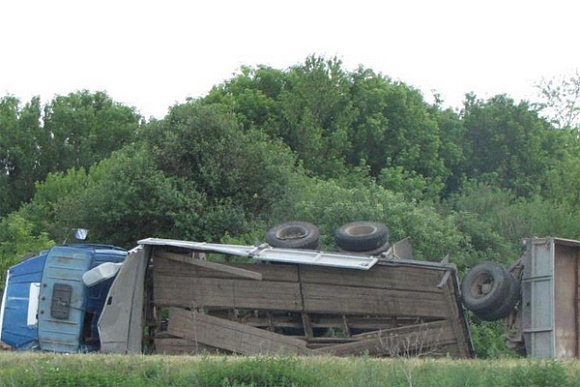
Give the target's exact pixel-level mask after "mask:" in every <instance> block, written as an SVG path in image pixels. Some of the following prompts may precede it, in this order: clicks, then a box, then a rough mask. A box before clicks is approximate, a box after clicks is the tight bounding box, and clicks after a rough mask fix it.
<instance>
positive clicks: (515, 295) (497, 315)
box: [476, 272, 520, 321]
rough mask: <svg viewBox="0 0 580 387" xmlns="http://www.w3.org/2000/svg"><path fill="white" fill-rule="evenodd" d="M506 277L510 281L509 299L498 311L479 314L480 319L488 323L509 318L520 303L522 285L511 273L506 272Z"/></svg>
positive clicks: (506, 299)
mask: <svg viewBox="0 0 580 387" xmlns="http://www.w3.org/2000/svg"><path fill="white" fill-rule="evenodd" d="M506 275H507V276H508V281H509V282H510V290H509V292H508V295H507V297H506V298H505V299H504V301H503V303H502V304H501V305H500V307H499V308H497V309H496V310H488V311H487V312H486V311H482V312H477V313H476V316H477V317H479V318H480V319H482V320H486V321H495V320H499V319H502V318H504V317H507V316H509V314H510V313H511V312H512V310H513V309H514V308H515V306H516V304H517V303H518V301H519V299H520V283H519V282H518V280H517V279H515V278H514V276H513V275H511V274H510V273H508V272H506Z"/></svg>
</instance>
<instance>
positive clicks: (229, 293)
mask: <svg viewBox="0 0 580 387" xmlns="http://www.w3.org/2000/svg"><path fill="white" fill-rule="evenodd" d="M154 280H155V292H154V301H155V304H156V305H157V306H182V307H188V308H194V307H202V306H207V307H219V308H240V309H244V308H249V309H267V310H285V311H301V310H302V302H301V297H300V285H299V284H298V283H289V282H270V281H253V280H243V279H242V280H233V279H221V278H196V277H182V276H167V275H159V274H158V273H157V274H156V275H155V279H154Z"/></svg>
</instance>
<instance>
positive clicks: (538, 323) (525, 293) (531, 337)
mask: <svg viewBox="0 0 580 387" xmlns="http://www.w3.org/2000/svg"><path fill="white" fill-rule="evenodd" d="M526 243H527V253H526V255H525V256H524V276H523V279H522V313H523V321H522V325H523V332H524V339H525V344H526V353H527V354H528V355H530V356H534V357H554V355H555V340H554V243H553V241H552V240H550V239H530V240H527V242H526Z"/></svg>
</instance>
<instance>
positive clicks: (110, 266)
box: [83, 262, 123, 288]
mask: <svg viewBox="0 0 580 387" xmlns="http://www.w3.org/2000/svg"><path fill="white" fill-rule="evenodd" d="M121 266H123V262H119V263H113V262H105V263H103V264H100V265H99V266H97V267H94V268H92V269H91V270H89V271H87V272H86V273H85V274H83V283H84V284H85V285H86V286H87V287H89V288H90V287H91V286H95V285H98V284H100V283H101V282H103V281H106V280H108V279H109V278H113V277H114V276H115V275H117V273H118V272H119V270H120V269H121Z"/></svg>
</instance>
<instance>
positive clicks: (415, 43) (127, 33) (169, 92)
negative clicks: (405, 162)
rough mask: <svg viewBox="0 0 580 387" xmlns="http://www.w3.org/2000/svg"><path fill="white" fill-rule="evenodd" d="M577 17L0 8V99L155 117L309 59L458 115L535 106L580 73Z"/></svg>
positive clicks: (399, 7)
mask: <svg viewBox="0 0 580 387" xmlns="http://www.w3.org/2000/svg"><path fill="white" fill-rule="evenodd" d="M578 15H580V1H578V0H566V1H564V0H551V1H536V0H528V1H520V0H503V1H497V0H485V1H480V0H461V1H455V0H438V1H426V0H421V1H418V0H405V1H389V0H382V1H368V0H356V1H352V0H342V1H340V0H334V1H316V0H310V1H302V0H297V1H280V0H279V1H275V0H269V1H255V0H246V1H241V0H238V1H219V0H214V1H196V0H189V1H176V0H165V1H148V0H116V1H110V0H101V1H80V0H74V1H68V0H51V1H46V0H0V43H1V44H0V96H4V95H6V94H10V95H14V96H17V97H19V98H20V99H21V100H22V101H27V100H29V99H30V98H31V97H32V96H35V95H39V96H40V97H41V98H42V100H43V101H45V102H46V101H48V100H50V99H51V98H53V97H54V96H55V95H62V94H68V93H70V92H73V91H76V90H83V89H87V90H91V91H97V90H104V91H107V92H108V93H109V95H110V96H111V97H112V98H113V99H114V100H115V101H118V102H121V103H124V104H127V105H130V106H134V107H136V108H137V109H138V111H139V112H140V113H141V114H142V115H143V116H144V117H146V118H149V117H157V118H162V117H163V116H164V115H165V114H166V113H167V110H168V108H169V107H170V106H172V105H174V104H176V103H181V102H184V101H185V100H186V98H189V97H192V98H196V97H201V96H204V95H205V94H206V93H207V92H208V91H209V90H210V89H211V87H212V86H214V85H217V84H220V83H222V82H223V81H225V80H227V79H229V78H231V77H232V75H233V74H235V73H236V72H237V71H238V70H239V68H240V66H242V65H250V66H255V65H258V64H264V65H269V66H272V67H275V68H280V69H286V68H288V67H290V66H292V65H295V64H298V63H301V62H303V61H304V59H305V58H306V57H307V56H308V55H311V54H314V55H323V56H326V57H333V56H336V57H338V58H340V59H341V60H342V61H343V63H344V66H345V67H346V68H347V69H349V70H352V69H355V68H356V67H358V65H363V66H365V67H368V68H372V69H373V70H375V71H376V72H380V73H382V74H383V75H386V76H389V77H391V78H392V79H394V80H398V81H403V82H405V83H407V84H410V85H412V86H414V87H416V88H418V89H420V90H421V91H422V92H423V94H424V95H425V98H426V99H427V100H428V101H432V99H431V98H432V91H433V90H435V91H436V92H437V93H439V94H440V95H441V96H442V97H443V99H444V105H446V106H451V107H454V108H458V107H459V106H460V105H461V101H462V100H463V96H464V95H465V93H467V92H475V93H476V95H477V96H479V97H481V98H489V97H491V96H493V95H495V94H499V93H506V94H508V95H510V96H511V97H513V98H514V99H516V100H519V99H522V98H524V99H532V100H533V99H534V98H535V96H536V91H535V89H534V88H533V85H534V84H535V83H537V82H539V81H540V80H541V79H542V78H551V77H554V76H560V75H565V74H572V73H573V72H574V71H575V70H576V69H580V49H579V47H580V42H579V41H580V28H579V27H578Z"/></svg>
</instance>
